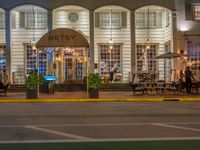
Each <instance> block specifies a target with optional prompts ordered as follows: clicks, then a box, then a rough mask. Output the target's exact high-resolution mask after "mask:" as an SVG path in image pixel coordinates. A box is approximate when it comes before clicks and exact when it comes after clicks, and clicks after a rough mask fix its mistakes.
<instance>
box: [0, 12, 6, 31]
mask: <svg viewBox="0 0 200 150" xmlns="http://www.w3.org/2000/svg"><path fill="white" fill-rule="evenodd" d="M2 28H5V13H4V12H0V29H2Z"/></svg>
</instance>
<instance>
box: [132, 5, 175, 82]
mask: <svg viewBox="0 0 200 150" xmlns="http://www.w3.org/2000/svg"><path fill="white" fill-rule="evenodd" d="M159 7H160V6H159ZM149 8H150V11H151V12H154V11H155V12H157V11H160V12H162V27H161V28H155V29H139V28H136V35H135V36H136V44H145V43H146V41H145V40H146V39H147V36H148V35H149V38H150V43H152V44H157V45H158V49H157V55H160V54H164V53H165V49H164V48H165V46H164V44H165V43H166V42H168V41H170V40H171V41H172V42H173V40H172V20H171V12H170V13H169V14H170V25H169V26H166V19H165V18H166V11H169V10H168V9H166V8H163V7H162V8H160V10H159V9H158V6H149ZM143 9H146V8H139V9H137V10H136V12H137V11H142V10H143ZM172 46H173V45H172V44H171V50H172V51H171V52H173V49H172ZM157 66H158V68H157V71H158V72H159V78H160V79H164V59H159V60H157ZM167 71H168V70H167Z"/></svg>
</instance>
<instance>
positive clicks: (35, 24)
mask: <svg viewBox="0 0 200 150" xmlns="http://www.w3.org/2000/svg"><path fill="white" fill-rule="evenodd" d="M40 13H42V17H38V16H39V14H40ZM32 19H34V20H32ZM40 19H41V20H40ZM47 20H48V19H47V12H43V11H38V12H25V28H26V29H46V28H47ZM28 21H30V22H28ZM41 22H42V23H41ZM39 24H44V25H43V26H42V25H39Z"/></svg>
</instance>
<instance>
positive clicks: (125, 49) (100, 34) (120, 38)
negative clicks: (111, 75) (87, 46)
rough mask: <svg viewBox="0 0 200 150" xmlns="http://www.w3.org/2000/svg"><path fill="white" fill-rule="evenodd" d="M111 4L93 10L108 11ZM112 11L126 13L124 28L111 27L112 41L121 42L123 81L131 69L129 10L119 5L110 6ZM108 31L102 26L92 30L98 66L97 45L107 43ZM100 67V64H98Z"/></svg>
mask: <svg viewBox="0 0 200 150" xmlns="http://www.w3.org/2000/svg"><path fill="white" fill-rule="evenodd" d="M110 7H111V6H105V7H101V8H99V9H96V10H95V12H102V11H109V10H110ZM112 10H113V11H119V12H126V14H127V16H126V17H127V26H126V28H120V29H112V39H113V40H114V43H120V44H122V50H121V65H122V66H121V68H122V76H123V81H124V82H127V81H128V75H129V72H130V71H131V38H130V12H129V11H128V10H127V9H125V8H123V7H119V6H112ZM110 32H111V29H110V28H108V29H102V28H99V27H98V28H97V27H96V28H95V30H94V43H95V47H94V55H95V63H97V64H98V66H99V61H100V60H99V49H98V45H99V44H102V43H104V44H105V43H108V42H109V40H110V36H111V35H110ZM99 67H100V66H99Z"/></svg>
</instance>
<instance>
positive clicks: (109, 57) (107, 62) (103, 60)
mask: <svg viewBox="0 0 200 150" xmlns="http://www.w3.org/2000/svg"><path fill="white" fill-rule="evenodd" d="M99 52H100V75H101V76H104V75H109V73H110V72H111V71H114V80H115V79H116V80H117V75H119V74H120V75H121V72H122V70H121V59H120V58H121V45H119V44H114V46H113V49H112V50H109V45H108V44H102V45H99Z"/></svg>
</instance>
